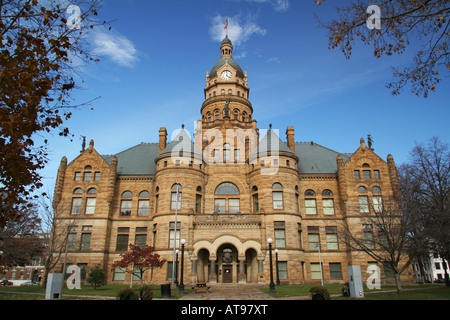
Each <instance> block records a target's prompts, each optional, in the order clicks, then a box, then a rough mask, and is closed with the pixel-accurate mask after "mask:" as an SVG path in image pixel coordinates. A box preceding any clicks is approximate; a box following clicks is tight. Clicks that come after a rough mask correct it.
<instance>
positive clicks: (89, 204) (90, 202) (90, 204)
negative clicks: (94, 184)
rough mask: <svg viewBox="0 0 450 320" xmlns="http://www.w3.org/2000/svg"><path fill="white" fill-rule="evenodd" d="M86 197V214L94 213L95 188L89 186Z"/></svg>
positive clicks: (95, 201)
mask: <svg viewBox="0 0 450 320" xmlns="http://www.w3.org/2000/svg"><path fill="white" fill-rule="evenodd" d="M87 194H88V198H86V214H94V213H95V205H96V203H97V198H95V195H97V189H95V188H90V189H89V190H88V191H87Z"/></svg>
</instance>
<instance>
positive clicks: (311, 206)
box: [305, 189, 317, 214]
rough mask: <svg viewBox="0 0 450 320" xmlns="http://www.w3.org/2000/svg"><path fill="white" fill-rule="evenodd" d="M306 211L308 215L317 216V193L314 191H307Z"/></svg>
mask: <svg viewBox="0 0 450 320" xmlns="http://www.w3.org/2000/svg"><path fill="white" fill-rule="evenodd" d="M305 209H306V214H317V202H316V193H315V191H314V190H311V189H308V190H306V191H305Z"/></svg>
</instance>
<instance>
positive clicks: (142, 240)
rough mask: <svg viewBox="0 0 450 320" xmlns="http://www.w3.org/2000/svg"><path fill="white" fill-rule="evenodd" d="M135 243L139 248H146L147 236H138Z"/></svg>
mask: <svg viewBox="0 0 450 320" xmlns="http://www.w3.org/2000/svg"><path fill="white" fill-rule="evenodd" d="M134 242H135V245H137V246H138V247H140V248H145V245H146V244H147V234H136V237H135V239H134Z"/></svg>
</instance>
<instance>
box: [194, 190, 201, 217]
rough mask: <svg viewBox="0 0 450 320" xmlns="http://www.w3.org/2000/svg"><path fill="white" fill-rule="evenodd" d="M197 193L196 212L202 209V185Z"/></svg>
mask: <svg viewBox="0 0 450 320" xmlns="http://www.w3.org/2000/svg"><path fill="white" fill-rule="evenodd" d="M196 192H197V193H196V194H195V212H201V210H202V187H200V186H198V187H197V189H196Z"/></svg>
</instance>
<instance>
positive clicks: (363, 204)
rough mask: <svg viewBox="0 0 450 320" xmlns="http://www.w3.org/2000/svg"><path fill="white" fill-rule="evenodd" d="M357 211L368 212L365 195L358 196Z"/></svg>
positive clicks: (367, 202)
mask: <svg viewBox="0 0 450 320" xmlns="http://www.w3.org/2000/svg"><path fill="white" fill-rule="evenodd" d="M358 198H359V212H361V213H369V198H368V197H367V196H359V197H358Z"/></svg>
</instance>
